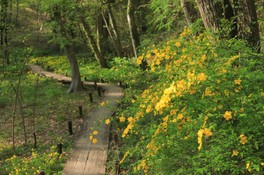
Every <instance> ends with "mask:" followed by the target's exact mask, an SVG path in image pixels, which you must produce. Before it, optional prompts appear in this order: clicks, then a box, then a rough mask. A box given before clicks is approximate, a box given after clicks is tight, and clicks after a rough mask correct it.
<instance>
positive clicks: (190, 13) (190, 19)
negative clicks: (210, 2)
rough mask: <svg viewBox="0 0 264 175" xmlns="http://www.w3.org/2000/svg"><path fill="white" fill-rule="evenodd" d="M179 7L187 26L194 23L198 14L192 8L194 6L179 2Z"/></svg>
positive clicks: (183, 1)
mask: <svg viewBox="0 0 264 175" xmlns="http://www.w3.org/2000/svg"><path fill="white" fill-rule="evenodd" d="M181 7H182V9H183V13H184V16H185V19H186V22H187V24H188V25H189V26H190V25H192V23H194V22H195V21H196V20H197V17H198V13H197V11H196V9H195V8H194V4H193V3H192V2H189V1H186V0H181Z"/></svg>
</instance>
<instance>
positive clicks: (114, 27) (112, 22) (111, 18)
mask: <svg viewBox="0 0 264 175" xmlns="http://www.w3.org/2000/svg"><path fill="white" fill-rule="evenodd" d="M108 11H109V21H110V26H111V29H112V31H113V33H114V36H115V42H116V46H117V49H118V56H121V57H122V56H124V53H123V49H122V45H121V41H120V34H119V31H118V28H117V24H116V19H115V17H114V15H113V12H112V8H111V7H110V5H108Z"/></svg>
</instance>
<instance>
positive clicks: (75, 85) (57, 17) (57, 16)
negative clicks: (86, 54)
mask: <svg viewBox="0 0 264 175" xmlns="http://www.w3.org/2000/svg"><path fill="white" fill-rule="evenodd" d="M51 19H52V20H53V21H55V22H57V27H58V28H54V32H55V33H56V32H58V33H59V34H60V35H62V37H63V38H64V39H66V40H67V41H68V42H69V43H67V44H66V45H65V50H66V54H67V57H68V60H69V63H70V67H71V78H72V81H71V85H70V88H69V90H68V92H69V93H71V92H78V91H81V90H82V82H81V76H80V71H79V66H78V62H77V59H76V55H75V51H74V45H73V44H72V43H71V40H73V39H74V33H73V31H72V29H71V27H72V26H71V27H68V28H65V25H66V24H67V21H66V19H65V18H63V17H62V15H61V12H60V7H59V6H55V7H54V9H53V14H52V15H51ZM67 29H68V30H67Z"/></svg>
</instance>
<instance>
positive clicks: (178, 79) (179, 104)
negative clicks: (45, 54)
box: [118, 29, 264, 174]
mask: <svg viewBox="0 0 264 175" xmlns="http://www.w3.org/2000/svg"><path fill="white" fill-rule="evenodd" d="M263 58H264V57H263V55H257V54H255V53H253V52H252V51H251V50H250V49H249V48H247V47H246V46H245V45H244V44H243V42H242V41H237V40H221V39H219V38H217V37H215V36H212V35H209V34H206V33H202V34H199V35H196V34H193V32H192V31H191V30H190V29H185V30H184V31H183V32H182V33H181V35H180V37H179V38H178V39H176V40H171V41H168V42H167V43H166V44H164V45H163V46H160V47H155V46H154V47H153V48H152V49H150V50H149V51H147V52H146V53H143V54H142V55H141V56H140V57H139V58H138V59H137V63H138V64H141V62H142V60H143V59H145V60H147V62H148V64H149V71H148V73H149V75H150V77H153V80H152V82H150V85H149V87H148V88H146V89H145V90H144V91H143V92H142V93H137V92H139V91H134V92H135V94H133V96H132V95H129V94H126V97H127V98H131V97H133V99H130V100H132V101H131V102H130V103H128V102H127V101H128V100H127V99H125V101H126V102H127V108H126V109H124V110H123V112H121V114H120V116H119V119H118V122H119V123H120V124H119V125H120V126H121V128H122V127H123V129H122V131H121V133H120V135H121V137H122V138H123V143H124V145H123V148H122V149H123V158H122V159H121V160H120V163H121V168H122V169H123V170H124V171H126V173H129V174H142V173H144V174H247V173H252V174H261V173H263V170H264V168H263V166H264V160H263V155H264V151H263V150H264V127H263V126H264V119H263V116H264V110H263V102H264V91H263V87H264V84H263V82H264V75H263V60H264V59H263ZM130 90H131V89H130ZM124 123H125V125H124Z"/></svg>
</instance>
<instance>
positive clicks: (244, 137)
mask: <svg viewBox="0 0 264 175" xmlns="http://www.w3.org/2000/svg"><path fill="white" fill-rule="evenodd" d="M239 138H240V143H241V144H242V145H244V144H246V143H247V142H248V141H247V136H245V135H244V134H241V135H240V136H239Z"/></svg>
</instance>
